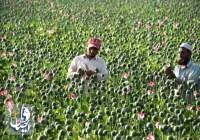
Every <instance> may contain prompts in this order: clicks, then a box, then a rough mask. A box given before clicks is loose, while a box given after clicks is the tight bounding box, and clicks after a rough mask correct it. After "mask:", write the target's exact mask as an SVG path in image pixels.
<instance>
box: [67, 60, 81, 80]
mask: <svg viewBox="0 0 200 140" xmlns="http://www.w3.org/2000/svg"><path fill="white" fill-rule="evenodd" d="M76 74H78V72H77V57H75V58H74V59H73V60H72V62H71V64H70V66H69V69H68V74H67V77H69V78H73V77H74V75H76Z"/></svg>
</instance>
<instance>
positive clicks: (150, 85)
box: [147, 81, 156, 87]
mask: <svg viewBox="0 0 200 140" xmlns="http://www.w3.org/2000/svg"><path fill="white" fill-rule="evenodd" d="M155 85H156V84H155V82H153V81H150V82H149V83H147V86H148V87H153V86H155Z"/></svg>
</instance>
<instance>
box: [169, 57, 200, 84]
mask: <svg viewBox="0 0 200 140" xmlns="http://www.w3.org/2000/svg"><path fill="white" fill-rule="evenodd" d="M173 72H174V74H175V76H176V78H177V79H178V80H179V81H182V82H183V81H189V80H190V81H194V82H195V83H196V84H197V85H198V86H199V87H200V68H199V67H198V66H197V65H196V64H194V63H193V62H192V61H191V60H190V61H189V63H188V64H187V65H186V66H181V65H177V66H176V67H175V69H174V71H173Z"/></svg>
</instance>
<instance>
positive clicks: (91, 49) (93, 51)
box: [87, 47, 99, 57]
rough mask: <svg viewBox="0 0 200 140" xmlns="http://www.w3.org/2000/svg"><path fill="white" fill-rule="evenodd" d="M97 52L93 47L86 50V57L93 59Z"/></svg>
mask: <svg viewBox="0 0 200 140" xmlns="http://www.w3.org/2000/svg"><path fill="white" fill-rule="evenodd" d="M98 52H99V50H98V49H97V48H95V47H90V48H87V55H88V56H90V57H95V56H96V55H97V54H98Z"/></svg>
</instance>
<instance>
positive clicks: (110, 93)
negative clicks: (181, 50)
mask: <svg viewBox="0 0 200 140" xmlns="http://www.w3.org/2000/svg"><path fill="white" fill-rule="evenodd" d="M0 8H1V9H0V10H1V11H0V21H1V22H0V88H1V91H0V92H1V94H0V138H1V139H3V140H6V139H9V140H12V139H33V140H35V139H39V140H45V139H52V140H54V139H60V140H63V139H70V140H77V139H79V140H93V139H94V140H96V139H98V140H108V139H114V140H125V139H127V140H129V139H130V140H142V139H145V140H146V139H147V140H154V139H155V140H199V139H200V101H198V100H197V98H196V97H195V98H194V99H192V95H196V94H197V89H196V86H195V85H194V84H191V83H183V84H181V85H178V84H177V83H176V81H175V80H169V79H167V78H166V76H165V75H164V74H163V72H162V68H163V65H164V64H167V63H171V65H172V66H175V65H176V58H177V56H178V47H179V45H180V44H181V43H182V42H189V43H190V44H191V45H192V46H193V49H194V53H193V56H192V58H193V61H194V62H195V63H198V64H200V55H199V54H200V1H199V0H94V1H93V0H1V1H0ZM91 36H97V37H99V38H101V39H102V42H103V47H102V50H101V52H100V54H99V55H100V56H101V57H102V58H104V59H105V61H106V63H107V67H108V70H109V78H108V79H107V80H106V81H102V82H98V81H96V80H95V77H92V78H91V79H90V80H89V85H90V89H89V91H88V92H87V93H85V92H84V91H85V90H84V89H83V86H82V85H83V84H84V82H82V81H81V80H80V79H79V78H74V79H73V81H70V80H69V79H68V78H67V71H68V67H69V64H70V63H71V60H72V59H73V58H74V57H75V56H76V55H79V54H82V53H84V51H85V48H86V42H87V40H88V38H89V37H91ZM69 85H72V86H69ZM78 87H79V88H78ZM3 93H4V94H10V95H11V96H12V100H13V103H14V104H15V105H17V104H30V105H33V106H34V107H35V109H34V110H35V112H33V113H32V114H31V117H32V120H34V121H35V123H34V125H33V126H34V128H35V132H34V133H33V134H31V135H23V136H21V135H15V136H13V135H8V134H7V132H6V129H8V127H9V125H8V122H7V121H5V118H6V117H8V116H6V115H5V114H4V112H5V110H6V109H7V107H6V105H5V101H6V96H4V95H3Z"/></svg>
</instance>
